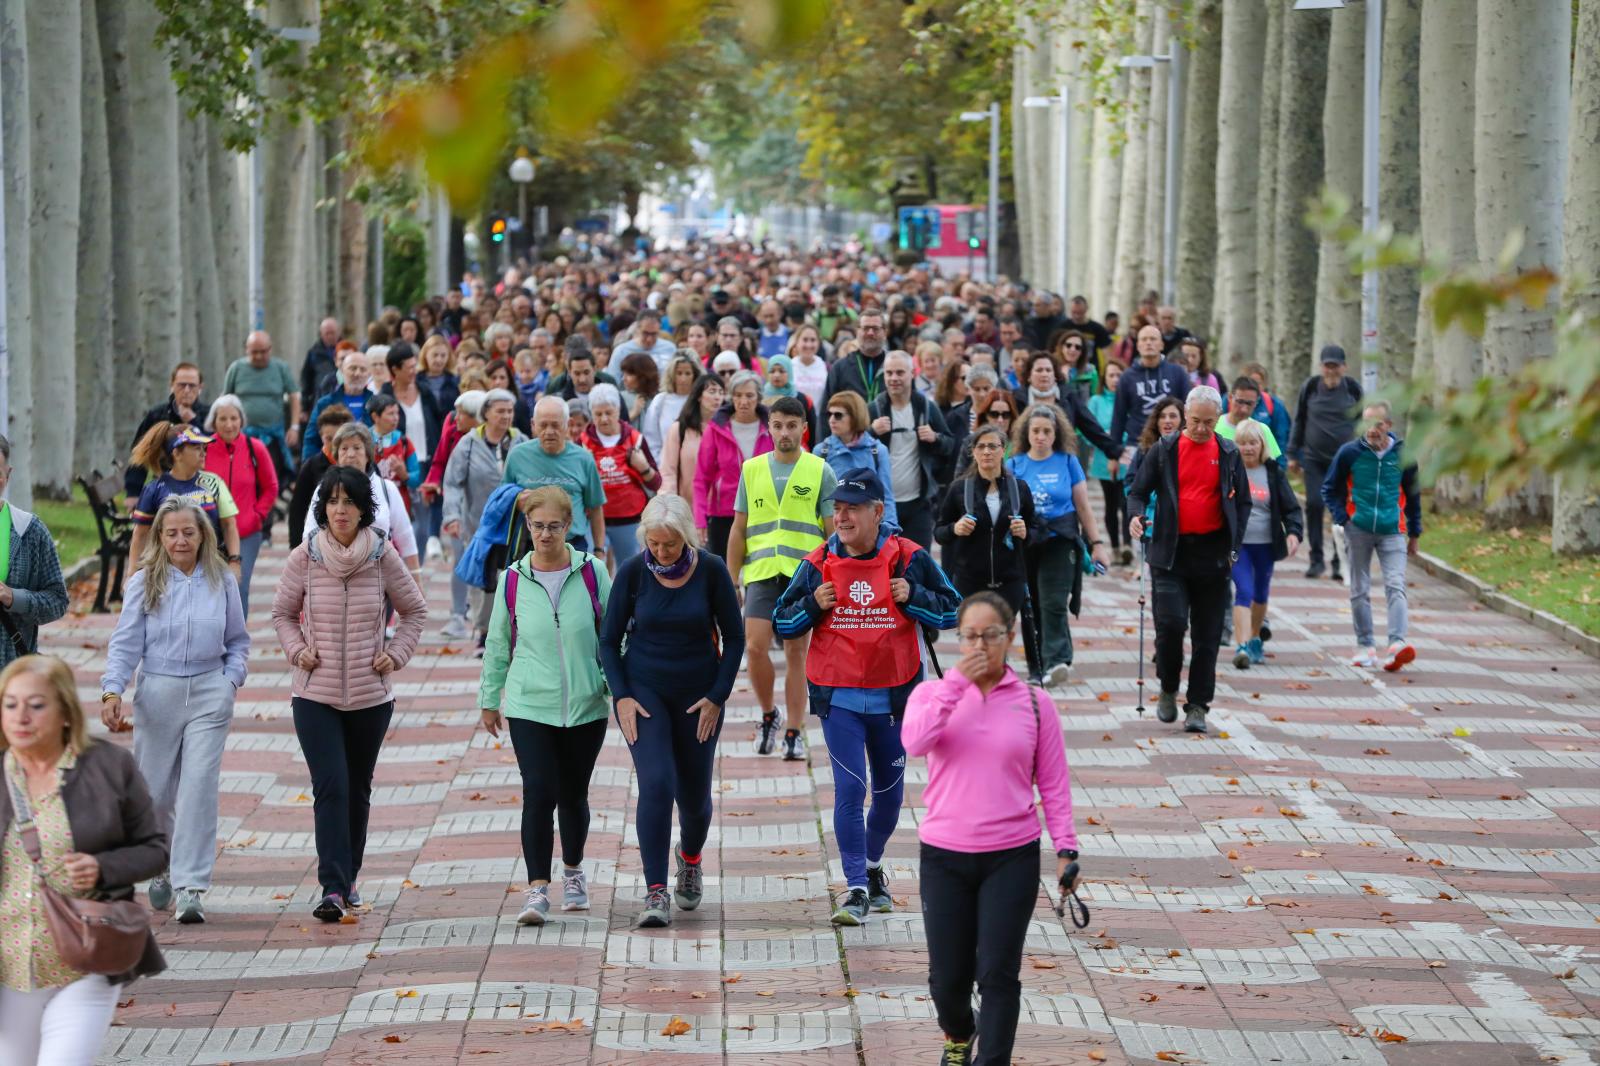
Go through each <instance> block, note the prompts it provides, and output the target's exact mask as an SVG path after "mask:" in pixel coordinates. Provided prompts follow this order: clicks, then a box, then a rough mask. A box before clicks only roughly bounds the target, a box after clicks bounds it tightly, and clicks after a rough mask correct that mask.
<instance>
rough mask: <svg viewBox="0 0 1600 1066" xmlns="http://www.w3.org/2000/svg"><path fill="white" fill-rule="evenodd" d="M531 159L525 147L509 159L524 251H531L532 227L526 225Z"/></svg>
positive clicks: (532, 172)
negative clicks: (515, 189)
mask: <svg viewBox="0 0 1600 1066" xmlns="http://www.w3.org/2000/svg"><path fill="white" fill-rule="evenodd" d="M533 174H534V167H533V160H531V159H529V158H528V150H527V149H526V148H518V149H517V158H515V159H513V160H512V161H511V170H510V175H511V180H512V181H514V182H516V183H517V229H518V230H519V231H520V232H521V233H522V234H523V238H522V247H523V250H524V251H529V252H531V251H532V248H533V242H532V240H531V235H532V232H533V230H532V227H530V226H529V225H528V183H529V182H531V181H532V180H533Z"/></svg>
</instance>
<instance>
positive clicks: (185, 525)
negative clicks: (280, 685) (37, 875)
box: [100, 408, 250, 925]
mask: <svg viewBox="0 0 1600 1066" xmlns="http://www.w3.org/2000/svg"><path fill="white" fill-rule="evenodd" d="M213 410H215V408H213ZM151 531H152V535H151V538H150V543H149V545H148V546H147V547H146V548H145V552H144V555H143V557H142V558H141V559H140V560H139V569H138V571H137V572H135V573H134V575H133V577H132V578H131V579H130V580H129V581H128V588H127V591H126V592H125V593H124V594H123V601H122V615H121V617H120V618H119V619H118V620H117V628H116V631H115V632H113V633H112V634H111V642H110V645H109V646H108V647H107V648H106V669H105V673H104V675H102V677H101V679H100V691H101V693H102V695H101V697H100V719H101V721H103V722H104V723H105V725H106V728H107V729H110V730H111V731H112V732H113V733H118V732H123V731H125V730H129V729H133V728H134V726H135V725H137V726H138V729H137V731H136V732H135V733H134V737H133V757H134V759H135V760H136V761H137V762H138V763H139V772H140V773H142V774H143V775H144V779H145V781H146V782H147V783H148V785H149V787H150V792H151V798H152V800H153V801H154V803H155V807H156V812H157V814H158V815H159V817H160V819H161V824H162V827H163V829H165V830H166V831H167V832H168V833H169V834H170V836H171V838H172V870H171V873H170V874H168V873H167V872H162V873H161V874H159V875H158V876H156V877H155V878H153V879H152V880H151V882H150V906H152V907H154V908H155V909H156V910H165V909H166V908H167V907H168V906H169V905H171V904H172V902H173V889H174V888H176V889H177V911H176V913H177V918H178V921H180V922H182V923H184V924H185V925H188V924H192V923H197V922H203V921H205V920H206V916H205V911H204V909H203V908H202V906H201V895H202V894H203V893H204V892H205V891H206V890H207V889H209V888H210V887H211V870H212V866H213V864H214V862H215V860H216V854H217V783H218V781H219V780H220V778H221V775H222V748H223V743H224V742H225V741H226V740H227V738H228V726H229V724H230V723H231V722H232V721H233V701H234V694H235V693H237V692H238V690H239V688H240V687H241V686H242V685H243V684H244V681H245V676H246V674H247V673H248V666H247V660H248V658H249V656H250V634H249V633H248V632H246V630H245V622H244V607H243V604H242V602H241V599H240V596H239V584H238V582H237V581H235V580H234V577H233V575H232V574H230V573H229V572H228V570H227V568H226V567H225V566H223V565H222V559H221V558H220V557H219V556H218V555H217V545H216V534H214V533H213V532H212V531H211V523H210V522H208V521H206V518H205V514H204V512H203V511H201V509H200V505H199V504H197V503H195V502H194V501H193V500H190V499H186V498H184V497H182V496H169V497H168V498H167V500H166V501H165V502H164V503H162V505H161V507H160V509H159V510H157V511H156V517H155V522H154V523H152V525H151ZM135 671H137V672H138V677H139V687H138V692H137V694H136V695H135V696H134V712H135V713H134V716H133V720H132V721H130V720H129V716H128V714H127V712H126V711H125V710H124V709H123V706H122V698H123V694H124V693H125V692H126V691H127V688H128V685H129V683H130V682H131V681H132V680H133V677H134V673H135Z"/></svg>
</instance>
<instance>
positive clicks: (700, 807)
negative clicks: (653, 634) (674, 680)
mask: <svg viewBox="0 0 1600 1066" xmlns="http://www.w3.org/2000/svg"><path fill="white" fill-rule="evenodd" d="M631 680H632V684H633V698H634V699H636V700H638V701H639V705H640V706H641V707H643V708H644V709H645V711H647V712H648V713H649V715H650V717H649V718H646V717H644V716H643V715H640V716H639V717H638V719H636V721H637V722H638V724H639V739H638V740H636V741H634V742H633V744H632V745H630V746H629V749H628V750H629V752H630V754H632V755H633V768H634V771H635V772H636V773H637V774H638V777H639V808H638V813H637V814H635V815H634V823H635V825H636V826H637V828H638V832H639V856H640V859H641V860H642V861H643V863H644V881H645V884H646V885H664V884H666V883H667V848H668V845H669V844H671V842H672V805H673V803H674V802H676V803H677V805H678V847H680V848H681V849H682V850H683V852H684V854H686V855H698V854H700V851H701V849H703V848H704V847H705V844H706V836H707V835H708V834H709V833H710V832H711V777H712V773H713V771H714V770H715V768H716V762H717V738H718V737H719V736H720V735H721V734H722V723H723V721H724V720H725V719H726V717H727V715H726V713H724V714H723V715H722V717H719V718H718V719H717V729H716V732H714V733H712V734H711V738H710V739H709V740H706V741H705V742H704V743H702V742H701V741H700V739H699V738H698V737H696V736H695V729H696V727H697V726H698V724H699V721H700V716H699V715H698V714H686V713H684V712H685V711H687V710H688V709H689V708H690V707H693V706H694V705H695V704H696V703H698V702H700V700H701V699H702V698H703V697H704V696H705V694H706V686H705V683H704V682H702V683H700V684H699V685H697V686H696V687H695V688H694V689H693V690H691V691H688V692H674V691H670V690H658V689H654V688H652V687H650V685H649V684H648V683H647V682H642V681H640V680H638V679H637V678H633V679H631Z"/></svg>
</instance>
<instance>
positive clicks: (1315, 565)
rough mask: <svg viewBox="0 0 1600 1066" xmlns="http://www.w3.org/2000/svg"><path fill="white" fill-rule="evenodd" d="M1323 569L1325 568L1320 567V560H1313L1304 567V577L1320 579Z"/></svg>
mask: <svg viewBox="0 0 1600 1066" xmlns="http://www.w3.org/2000/svg"><path fill="white" fill-rule="evenodd" d="M1324 569H1325V567H1324V566H1323V565H1322V560H1321V559H1313V560H1311V565H1310V566H1308V567H1306V577H1310V578H1317V577H1321V576H1322V574H1323V571H1324Z"/></svg>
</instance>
